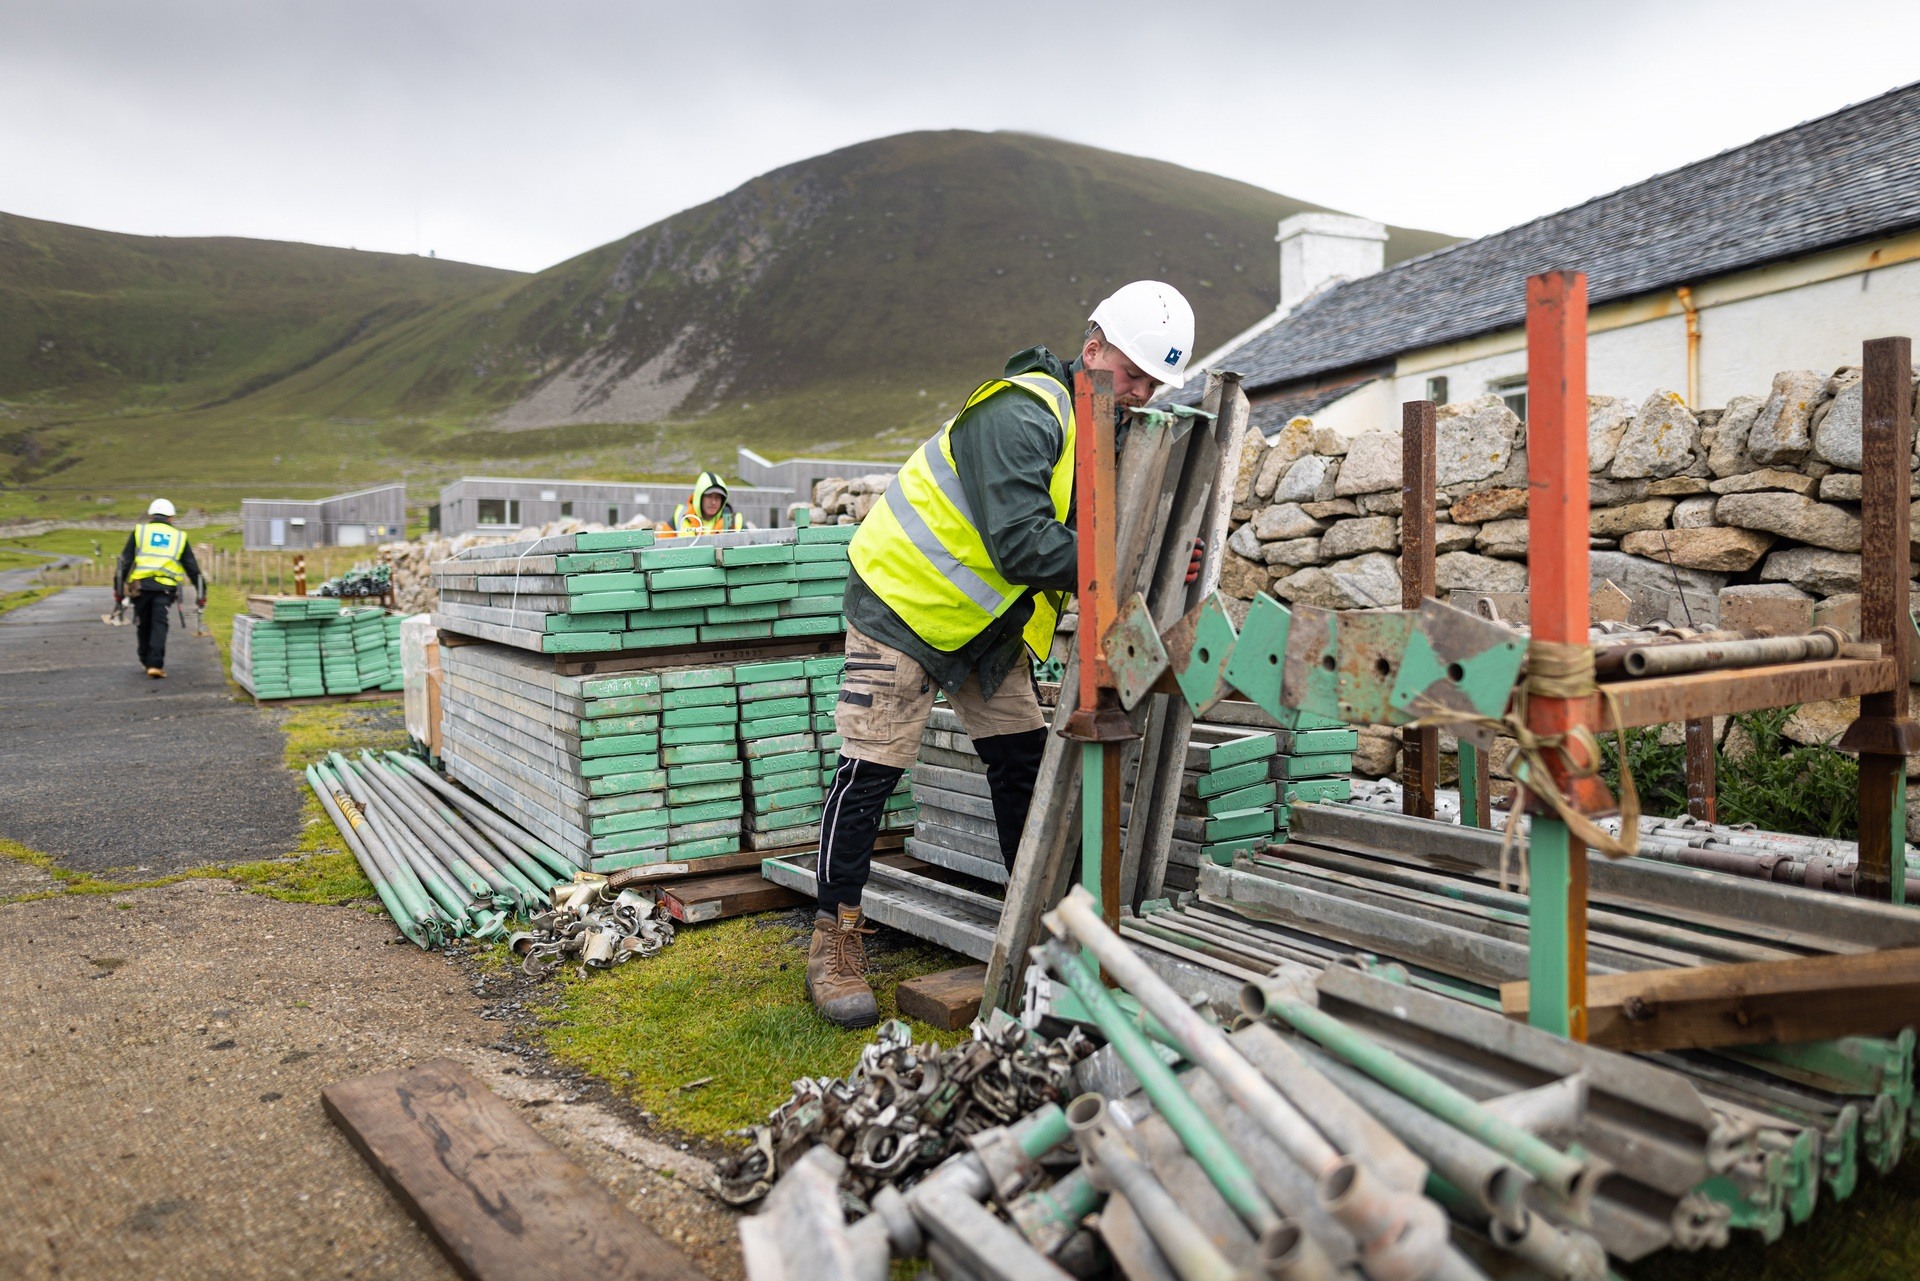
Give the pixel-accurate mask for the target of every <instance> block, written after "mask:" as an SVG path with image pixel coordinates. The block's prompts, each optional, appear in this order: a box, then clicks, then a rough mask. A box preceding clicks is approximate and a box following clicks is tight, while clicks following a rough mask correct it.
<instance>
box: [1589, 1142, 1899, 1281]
mask: <svg viewBox="0 0 1920 1281" xmlns="http://www.w3.org/2000/svg"><path fill="white" fill-rule="evenodd" d="M1916 1205H1920V1152H1916V1153H1910V1154H1909V1155H1908V1157H1907V1159H1906V1160H1905V1161H1904V1162H1902V1163H1901V1165H1900V1167H1899V1168H1898V1169H1896V1170H1895V1171H1894V1172H1893V1174H1892V1175H1890V1176H1889V1177H1887V1178H1884V1179H1882V1178H1877V1177H1875V1176H1874V1175H1872V1174H1863V1175H1862V1176H1861V1179H1860V1186H1859V1188H1858V1189H1857V1190H1856V1191H1855V1192H1854V1194H1853V1195H1852V1196H1850V1197H1848V1198H1847V1199H1846V1200H1845V1201H1841V1202H1834V1201H1832V1200H1829V1199H1827V1198H1825V1197H1824V1196H1823V1197H1822V1199H1821V1201H1820V1204H1819V1205H1818V1206H1817V1207H1815V1209H1814V1212H1813V1217H1812V1218H1811V1219H1809V1220H1807V1222H1805V1223H1804V1224H1802V1225H1800V1226H1799V1227H1797V1228H1788V1229H1787V1231H1786V1235H1785V1236H1783V1237H1781V1238H1780V1239H1779V1240H1778V1241H1776V1242H1774V1243H1773V1244H1772V1245H1765V1244H1763V1243H1762V1242H1761V1240H1760V1237H1759V1235H1758V1234H1757V1233H1753V1232H1736V1233H1735V1234H1734V1238H1733V1243H1732V1244H1731V1245H1729V1246H1728V1247H1727V1248H1726V1249H1724V1250H1714V1251H1704V1250H1703V1251H1701V1252H1700V1253H1698V1254H1678V1253H1665V1254H1658V1255H1655V1256H1654V1257H1652V1258H1650V1259H1645V1260H1642V1261H1641V1262H1639V1263H1636V1264H1634V1265H1632V1267H1631V1268H1630V1269H1628V1270H1627V1271H1626V1273H1625V1275H1626V1276H1628V1277H1631V1278H1632V1281H1892V1279H1893V1278H1895V1277H1913V1276H1920V1214H1916V1213H1915V1206H1916Z"/></svg>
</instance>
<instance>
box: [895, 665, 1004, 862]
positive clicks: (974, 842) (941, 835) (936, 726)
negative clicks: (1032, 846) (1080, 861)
mask: <svg viewBox="0 0 1920 1281" xmlns="http://www.w3.org/2000/svg"><path fill="white" fill-rule="evenodd" d="M895 799H898V798H897V797H896V798H895ZM913 803H914V804H915V806H916V807H917V815H916V818H915V820H914V822H913V824H912V827H913V835H911V836H909V837H908V838H907V853H909V854H911V855H912V856H913V857H915V858H917V859H920V860H921V861H923V862H927V863H932V864H933V865H935V866H936V867H944V868H946V869H947V870H949V871H953V872H964V873H966V874H967V875H968V876H972V877H975V878H976V879H978V880H982V881H987V882H990V883H992V884H994V885H1005V884H1006V883H1007V867H1006V864H1005V862H1003V861H1002V859H1001V856H1000V837H999V829H998V828H997V827H996V826H995V825H994V819H993V798H992V793H991V792H990V791H989V790H988V787H987V767H986V763H985V762H984V761H982V760H981V759H980V754H979V753H978V752H976V751H974V749H973V740H972V739H970V738H968V737H967V730H966V727H965V726H964V725H962V724H961V723H960V718H959V716H957V715H956V714H955V713H954V711H953V709H952V708H951V707H948V706H947V705H946V703H945V702H944V701H943V702H940V703H936V704H935V705H934V708H933V711H932V713H931V714H930V715H929V716H928V717H927V728H926V731H925V732H924V733H923V734H922V735H921V736H920V759H919V763H918V764H916V765H915V766H914V767H913Z"/></svg>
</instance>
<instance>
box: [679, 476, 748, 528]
mask: <svg viewBox="0 0 1920 1281" xmlns="http://www.w3.org/2000/svg"><path fill="white" fill-rule="evenodd" d="M746 527H747V518H746V517H744V516H742V515H741V514H740V513H739V512H737V511H735V510H733V508H731V507H729V506H727V482H726V481H724V480H721V479H720V477H719V476H718V475H717V474H715V473H714V472H710V471H703V472H701V473H700V474H699V475H698V476H696V477H694V479H693V491H692V492H691V493H689V494H688V495H687V501H686V502H684V503H682V504H680V505H679V506H678V507H676V508H674V509H673V532H674V533H676V534H719V533H724V532H726V531H727V530H730V529H745V528H746Z"/></svg>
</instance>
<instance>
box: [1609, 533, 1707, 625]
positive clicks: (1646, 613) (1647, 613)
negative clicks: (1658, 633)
mask: <svg viewBox="0 0 1920 1281" xmlns="http://www.w3.org/2000/svg"><path fill="white" fill-rule="evenodd" d="M1587 567H1588V568H1587V573H1588V575H1589V577H1590V578H1591V579H1592V581H1594V582H1596V583H1597V582H1600V581H1602V580H1603V579H1604V580H1609V581H1611V582H1612V583H1613V584H1614V586H1616V587H1618V588H1619V589H1620V590H1621V591H1623V592H1625V593H1626V594H1627V596H1628V597H1629V598H1630V599H1631V600H1632V602H1633V608H1632V610H1631V612H1630V613H1629V614H1628V620H1629V621H1631V622H1633V623H1635V624H1638V625H1645V624H1647V623H1650V622H1653V621H1655V620H1656V619H1665V620H1666V621H1667V622H1669V623H1673V624H1675V625H1676V626H1682V627H1684V626H1688V625H1689V624H1688V619H1692V620H1693V621H1692V624H1691V625H1692V626H1695V627H1701V626H1706V625H1708V624H1710V623H1712V622H1713V621H1714V620H1715V619H1716V618H1718V617H1719V616H1720V589H1721V588H1722V587H1725V586H1726V585H1727V576H1726V575H1725V574H1722V573H1717V572H1714V571H1712V570H1702V569H1686V568H1682V567H1678V566H1674V565H1663V564H1661V563H1660V562H1659V561H1655V560H1648V559H1647V558H1646V557H1644V556H1633V555H1630V554H1628V553H1626V552H1622V551H1590V552H1588V553H1587Z"/></svg>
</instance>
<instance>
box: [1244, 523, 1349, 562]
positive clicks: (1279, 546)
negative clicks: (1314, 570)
mask: <svg viewBox="0 0 1920 1281" xmlns="http://www.w3.org/2000/svg"><path fill="white" fill-rule="evenodd" d="M1336 528H1338V527H1337V526H1336ZM1260 559H1261V560H1263V561H1265V562H1266V563H1267V564H1269V565H1285V566H1287V567H1288V568H1290V569H1297V568H1299V567H1300V566H1302V565H1318V564H1319V563H1320V562H1321V561H1323V560H1325V559H1326V556H1325V554H1324V553H1322V552H1321V550H1320V540H1319V539H1317V538H1289V539H1287V540H1286V541H1285V542H1282V543H1263V544H1261V550H1260Z"/></svg>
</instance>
